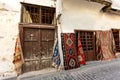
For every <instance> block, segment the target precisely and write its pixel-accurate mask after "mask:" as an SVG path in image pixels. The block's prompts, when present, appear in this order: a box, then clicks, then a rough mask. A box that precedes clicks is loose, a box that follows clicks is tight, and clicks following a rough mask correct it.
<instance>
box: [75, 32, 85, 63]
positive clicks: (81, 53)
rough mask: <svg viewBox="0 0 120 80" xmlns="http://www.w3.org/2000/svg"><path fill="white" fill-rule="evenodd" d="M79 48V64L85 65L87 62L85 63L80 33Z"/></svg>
mask: <svg viewBox="0 0 120 80" xmlns="http://www.w3.org/2000/svg"><path fill="white" fill-rule="evenodd" d="M77 47H78V50H77V51H78V61H79V64H83V65H85V64H86V61H85V55H84V52H83V48H82V44H81V39H80V33H78V44H77Z"/></svg>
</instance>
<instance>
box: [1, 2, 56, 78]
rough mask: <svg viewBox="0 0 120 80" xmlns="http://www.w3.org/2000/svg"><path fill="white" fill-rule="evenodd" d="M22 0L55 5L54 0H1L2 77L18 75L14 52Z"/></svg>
mask: <svg viewBox="0 0 120 80" xmlns="http://www.w3.org/2000/svg"><path fill="white" fill-rule="evenodd" d="M20 2H25V3H31V4H38V5H43V6H55V3H54V1H52V0H0V79H2V78H5V77H12V76H16V75H17V74H16V72H15V70H14V64H13V54H14V47H15V41H16V37H17V34H18V32H19V30H18V26H19V23H20V15H21V11H20V10H21V4H20Z"/></svg>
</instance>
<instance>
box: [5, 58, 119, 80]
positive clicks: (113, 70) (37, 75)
mask: <svg viewBox="0 0 120 80" xmlns="http://www.w3.org/2000/svg"><path fill="white" fill-rule="evenodd" d="M4 80H120V58H117V59H114V60H111V61H91V62H87V65H85V66H81V67H79V68H77V69H72V70H67V71H64V70H63V71H60V72H59V71H56V69H53V68H48V69H44V70H40V71H33V72H29V73H24V74H22V75H20V76H18V77H13V78H9V79H4Z"/></svg>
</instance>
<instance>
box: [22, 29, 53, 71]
mask: <svg viewBox="0 0 120 80" xmlns="http://www.w3.org/2000/svg"><path fill="white" fill-rule="evenodd" d="M53 44H54V29H39V28H23V55H24V59H25V63H24V65H23V72H28V71H35V70H40V69H43V68H47V67H51V57H52V49H53Z"/></svg>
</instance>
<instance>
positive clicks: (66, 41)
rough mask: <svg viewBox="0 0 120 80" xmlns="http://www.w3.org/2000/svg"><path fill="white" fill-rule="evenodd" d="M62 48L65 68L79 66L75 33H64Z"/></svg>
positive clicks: (62, 35)
mask: <svg viewBox="0 0 120 80" xmlns="http://www.w3.org/2000/svg"><path fill="white" fill-rule="evenodd" d="M61 39H62V40H61V41H62V50H63V59H64V69H65V70H69V69H73V68H77V67H79V63H78V56H77V51H76V48H75V41H76V40H75V34H74V33H62V34H61Z"/></svg>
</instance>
